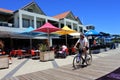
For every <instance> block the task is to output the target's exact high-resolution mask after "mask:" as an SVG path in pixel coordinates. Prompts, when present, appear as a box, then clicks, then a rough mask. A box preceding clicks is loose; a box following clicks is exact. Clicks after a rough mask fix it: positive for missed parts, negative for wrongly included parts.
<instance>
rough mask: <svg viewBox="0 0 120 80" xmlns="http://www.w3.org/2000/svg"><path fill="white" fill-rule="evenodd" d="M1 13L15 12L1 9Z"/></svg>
mask: <svg viewBox="0 0 120 80" xmlns="http://www.w3.org/2000/svg"><path fill="white" fill-rule="evenodd" d="M0 12H5V13H13V12H14V11H12V10H7V9H3V8H0Z"/></svg>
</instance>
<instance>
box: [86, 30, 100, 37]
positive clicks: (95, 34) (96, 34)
mask: <svg viewBox="0 0 120 80" xmlns="http://www.w3.org/2000/svg"><path fill="white" fill-rule="evenodd" d="M85 35H86V36H98V35H100V34H99V32H97V31H96V30H89V31H87V32H85Z"/></svg>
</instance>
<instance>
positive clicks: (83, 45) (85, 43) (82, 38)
mask: <svg viewBox="0 0 120 80" xmlns="http://www.w3.org/2000/svg"><path fill="white" fill-rule="evenodd" d="M79 43H80V46H79V49H82V51H83V53H85V54H86V53H87V50H88V48H89V42H88V40H87V38H86V37H85V36H84V35H83V34H82V33H81V34H80V39H78V41H77V42H76V44H75V46H74V48H76V46H77V45H78V44H79Z"/></svg>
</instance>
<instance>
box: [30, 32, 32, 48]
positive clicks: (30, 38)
mask: <svg viewBox="0 0 120 80" xmlns="http://www.w3.org/2000/svg"><path fill="white" fill-rule="evenodd" d="M30 34H31V35H32V33H31V32H30ZM30 49H32V38H31V36H30Z"/></svg>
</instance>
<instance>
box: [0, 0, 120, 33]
mask: <svg viewBox="0 0 120 80" xmlns="http://www.w3.org/2000/svg"><path fill="white" fill-rule="evenodd" d="M31 1H32V0H1V2H0V8H5V9H9V10H17V9H19V8H21V7H23V6H25V5H26V4H28V3H29V2H31ZM35 2H36V3H37V4H38V5H39V7H40V8H41V9H42V10H43V11H44V13H45V14H46V15H48V16H54V15H57V14H59V13H63V12H66V11H72V12H73V14H74V15H75V16H78V17H79V18H80V19H81V21H82V23H83V25H94V26H95V28H96V31H98V32H101V31H102V32H106V33H110V34H120V27H119V26H120V5H119V4H120V0H35Z"/></svg>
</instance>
